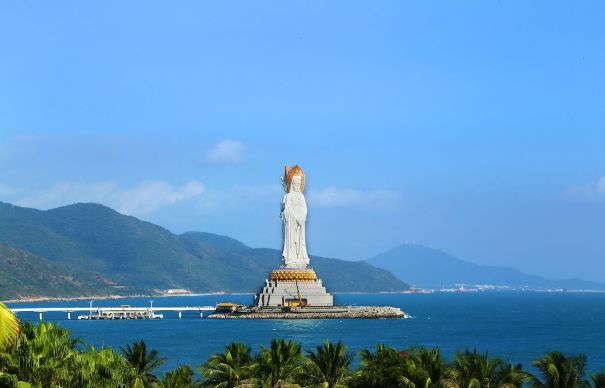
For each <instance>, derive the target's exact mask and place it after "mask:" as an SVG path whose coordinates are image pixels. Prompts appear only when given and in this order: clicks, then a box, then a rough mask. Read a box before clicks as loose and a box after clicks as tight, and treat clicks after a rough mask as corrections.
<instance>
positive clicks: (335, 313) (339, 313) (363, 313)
mask: <svg viewBox="0 0 605 388" xmlns="http://www.w3.org/2000/svg"><path fill="white" fill-rule="evenodd" d="M405 317H407V315H406V313H405V312H403V311H401V309H399V308H397V307H390V306H338V307H332V308H321V309H319V308H312V307H309V308H302V309H300V310H291V311H287V310H286V311H280V310H276V309H271V310H261V309H259V310H255V311H254V310H252V311H236V312H233V313H213V314H211V315H210V316H209V318H215V319H343V318H345V319H347V318H357V319H377V318H405Z"/></svg>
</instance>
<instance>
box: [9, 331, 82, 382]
mask: <svg viewBox="0 0 605 388" xmlns="http://www.w3.org/2000/svg"><path fill="white" fill-rule="evenodd" d="M22 332H23V335H22V336H21V337H20V340H19V341H18V343H17V345H16V346H13V347H12V348H11V349H10V351H9V352H7V353H4V354H2V356H1V357H0V368H1V369H3V370H4V371H5V372H6V373H8V374H12V375H14V376H16V377H17V378H18V379H19V380H20V381H27V382H29V383H31V384H33V385H41V386H48V385H69V382H70V381H71V380H72V378H73V373H72V372H73V370H74V369H75V367H76V364H77V361H78V353H79V352H78V350H77V349H76V345H78V344H79V343H80V342H81V341H80V340H78V339H75V338H72V337H71V334H70V332H69V330H67V329H63V328H61V327H59V326H57V325H54V324H52V323H47V322H42V323H40V324H38V325H37V326H34V325H32V324H31V323H29V322H25V323H23V325H22Z"/></svg>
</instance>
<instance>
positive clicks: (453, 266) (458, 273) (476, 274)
mask: <svg viewBox="0 0 605 388" xmlns="http://www.w3.org/2000/svg"><path fill="white" fill-rule="evenodd" d="M367 262H368V263H370V264H372V265H375V266H377V267H380V268H384V269H387V270H389V271H391V272H392V273H394V274H395V275H396V276H398V277H399V278H400V279H405V280H406V281H407V282H409V283H410V284H411V285H413V286H417V287H428V288H440V287H452V286H455V285H459V284H464V285H495V286H507V287H512V288H531V289H561V288H563V289H574V290H605V284H601V283H597V282H591V281H586V280H581V279H560V280H549V279H545V278H543V277H540V276H536V275H528V274H525V273H523V272H521V271H518V270H516V269H513V268H506V267H494V266H489V265H480V264H475V263H471V262H468V261H464V260H461V259H459V258H457V257H454V256H452V255H450V254H448V253H445V252H442V251H440V250H437V249H433V248H429V247H425V246H422V245H418V244H403V245H400V246H397V247H395V248H393V249H391V250H389V251H387V252H384V253H381V254H379V255H376V256H374V257H373V258H371V259H369V260H367Z"/></svg>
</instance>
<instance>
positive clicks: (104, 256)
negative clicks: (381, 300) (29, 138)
mask: <svg viewBox="0 0 605 388" xmlns="http://www.w3.org/2000/svg"><path fill="white" fill-rule="evenodd" d="M0 244H4V245H5V246H6V247H7V249H9V251H7V252H12V253H11V254H12V255H13V256H14V257H13V258H11V260H12V261H13V262H17V263H18V262H20V261H21V260H23V258H24V257H35V258H37V259H39V261H40V263H42V262H44V263H45V264H48V265H53V264H54V265H56V271H58V273H60V276H68V275H70V273H72V274H76V273H79V274H86V276H90V277H95V276H97V277H98V276H100V277H103V279H105V284H106V286H104V287H105V290H101V289H99V288H98V287H96V288H95V287H93V288H94V289H88V290H87V289H86V288H85V287H84V288H81V290H82V292H86V293H87V295H88V294H95V293H99V292H102V291H103V292H107V291H106V289H107V287H113V288H112V289H111V293H118V294H119V293H122V294H123V293H126V294H132V293H149V292H154V291H155V290H166V289H175V288H184V289H188V290H191V291H193V292H256V291H257V289H258V288H259V287H260V286H261V285H262V283H263V281H264V279H265V278H266V277H267V275H268V274H269V272H270V271H271V269H273V268H275V267H277V266H279V264H280V260H281V253H280V251H278V250H276V249H265V248H250V247H248V246H246V245H244V244H243V243H241V242H239V241H237V240H235V239H232V238H230V237H226V236H219V235H215V234H212V233H204V232H188V233H184V234H182V235H175V234H173V233H171V232H170V231H168V230H166V229H164V228H162V227H160V226H157V225H154V224H152V223H149V222H145V221H141V220H139V219H137V218H135V217H131V216H125V215H123V214H120V213H118V212H116V211H114V210H113V209H111V208H109V207H106V206H103V205H99V204H92V203H86V204H84V203H79V204H74V205H68V206H63V207H59V208H56V209H51V210H46V211H42V210H36V209H29V208H23V207H19V206H15V205H11V204H7V203H2V202H0ZM11 248H12V249H15V250H14V251H10V249H11ZM17 252H19V253H17ZM7 255H9V254H8V253H7ZM32 265H33V262H32ZM312 265H313V267H314V268H315V269H316V270H317V272H318V273H319V275H320V276H321V277H322V278H323V280H324V284H326V286H327V287H328V289H329V290H330V291H341V292H381V291H387V292H388V291H402V290H406V289H407V288H408V285H407V284H406V283H404V282H403V281H401V280H400V279H398V278H397V277H395V276H394V275H393V274H391V273H390V272H388V271H386V270H383V269H379V268H376V267H373V266H372V265H370V264H367V263H364V262H350V261H345V260H338V259H330V258H323V257H312ZM34 267H35V265H34ZM3 274H4V275H5V276H7V277H9V278H10V276H11V275H8V272H6V271H5V270H4V269H3V268H0V279H2V278H1V276H2V275H3ZM57 276H59V275H57ZM82 276H84V275H82ZM76 280H78V279H76ZM25 281H26V280H25ZM34 283H35V281H34ZM97 284H98V282H97ZM82 285H83V286H85V285H86V283H85V282H84V283H83V284H82ZM13 287H17V288H20V289H19V290H13V292H12V294H15V293H17V294H19V295H22V296H27V295H33V294H34V292H33V291H32V290H35V295H36V296H40V293H41V292H43V291H44V289H45V287H44V285H43V284H24V286H23V287H19V286H18V285H15V284H13ZM28 287H29V288H28ZM31 287H33V289H32V288H31ZM62 287H63V286H61V287H58V288H56V289H55V290H51V289H50V288H46V291H47V292H48V293H52V296H71V295H73V294H70V295H67V294H65V295H58V293H60V292H59V291H60V290H61V289H62ZM74 289H77V287H75V286H74ZM28 290H29V291H28ZM8 294H9V293H8V292H1V290H0V299H1V298H6V297H7V296H6V295H8ZM49 296H50V295H49Z"/></svg>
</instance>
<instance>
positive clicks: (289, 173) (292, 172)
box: [284, 164, 305, 193]
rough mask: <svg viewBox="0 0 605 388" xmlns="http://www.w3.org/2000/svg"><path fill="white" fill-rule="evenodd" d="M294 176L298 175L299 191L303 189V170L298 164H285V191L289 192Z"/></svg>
mask: <svg viewBox="0 0 605 388" xmlns="http://www.w3.org/2000/svg"><path fill="white" fill-rule="evenodd" d="M295 176H300V177H301V178H300V191H301V193H302V192H303V191H304V190H305V172H304V171H303V170H302V168H300V166H299V165H298V164H295V165H294V166H292V167H290V166H286V174H285V175H284V179H285V181H286V184H287V186H286V191H287V192H290V187H291V186H292V178H294V177H295Z"/></svg>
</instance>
